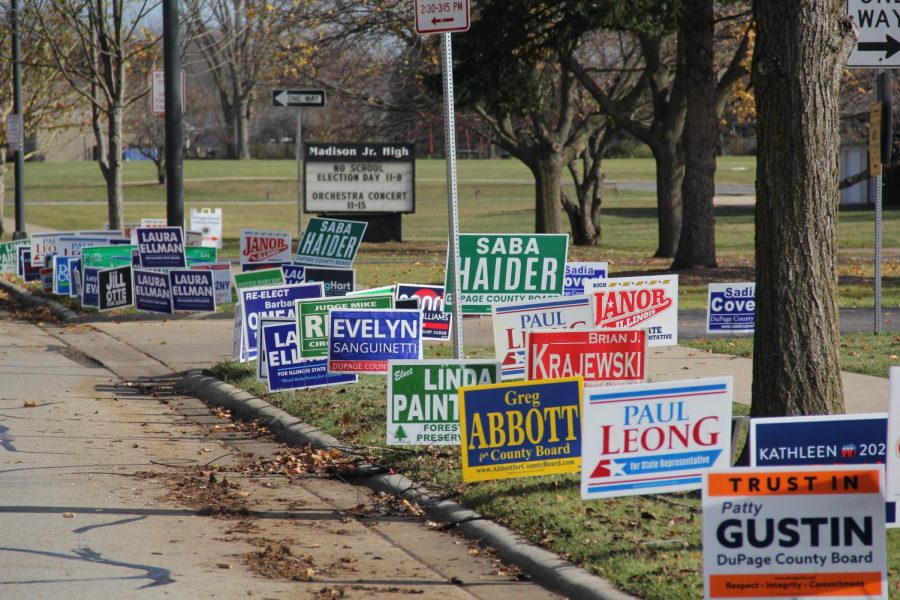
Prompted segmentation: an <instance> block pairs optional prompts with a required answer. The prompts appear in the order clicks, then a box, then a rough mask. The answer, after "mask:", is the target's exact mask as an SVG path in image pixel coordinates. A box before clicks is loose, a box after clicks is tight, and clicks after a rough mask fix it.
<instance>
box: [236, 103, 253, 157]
mask: <svg viewBox="0 0 900 600" xmlns="http://www.w3.org/2000/svg"><path fill="white" fill-rule="evenodd" d="M235 113H236V114H235V142H236V143H237V158H238V159H239V160H248V159H249V158H250V120H249V119H248V118H247V108H246V107H242V106H239V105H236V111H235Z"/></svg>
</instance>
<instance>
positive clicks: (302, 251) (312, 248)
mask: <svg viewBox="0 0 900 600" xmlns="http://www.w3.org/2000/svg"><path fill="white" fill-rule="evenodd" d="M367 225H368V224H367V223H365V222H362V221H346V220H343V219H328V218H324V217H311V218H310V219H309V223H308V224H307V226H306V230H305V231H304V232H303V237H302V238H300V243H299V244H298V245H297V255H296V256H295V257H294V263H295V264H298V265H306V266H311V267H335V268H341V269H349V268H350V267H351V266H352V265H353V259H354V258H356V253H357V251H358V250H359V244H360V242H362V239H363V236H364V235H365V233H366V226H367Z"/></svg>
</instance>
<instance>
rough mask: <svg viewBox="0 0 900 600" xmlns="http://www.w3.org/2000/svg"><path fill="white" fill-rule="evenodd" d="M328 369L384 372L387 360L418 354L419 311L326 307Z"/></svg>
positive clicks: (334, 371) (411, 357)
mask: <svg viewBox="0 0 900 600" xmlns="http://www.w3.org/2000/svg"><path fill="white" fill-rule="evenodd" d="M328 321H329V322H328V335H329V339H328V370H329V371H330V372H332V373H387V370H388V361H389V360H418V359H421V358H422V311H420V310H397V309H388V308H385V309H369V310H357V309H345V308H335V309H331V310H329V311H328Z"/></svg>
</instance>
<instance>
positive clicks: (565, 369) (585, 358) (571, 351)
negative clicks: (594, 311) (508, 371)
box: [526, 329, 647, 387]
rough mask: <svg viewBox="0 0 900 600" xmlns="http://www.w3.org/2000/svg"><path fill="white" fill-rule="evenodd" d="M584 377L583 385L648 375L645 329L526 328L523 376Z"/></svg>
mask: <svg viewBox="0 0 900 600" xmlns="http://www.w3.org/2000/svg"><path fill="white" fill-rule="evenodd" d="M576 375H580V376H581V377H583V378H584V385H585V387H587V386H591V385H599V384H601V383H603V382H618V383H622V382H628V383H634V382H641V381H644V379H646V377H647V332H646V331H645V330H643V329H610V330H605V331H578V330H574V331H573V330H568V331H559V330H533V331H529V332H528V370H527V372H526V379H558V378H560V377H574V376H576Z"/></svg>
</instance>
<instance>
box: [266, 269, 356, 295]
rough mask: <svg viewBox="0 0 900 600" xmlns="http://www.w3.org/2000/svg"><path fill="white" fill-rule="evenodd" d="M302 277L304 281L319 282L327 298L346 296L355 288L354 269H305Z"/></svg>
mask: <svg viewBox="0 0 900 600" xmlns="http://www.w3.org/2000/svg"><path fill="white" fill-rule="evenodd" d="M282 270H284V269H282ZM304 277H305V281H321V282H322V285H323V286H324V288H325V296H327V297H335V296H346V295H347V294H348V293H349V292H352V291H353V289H354V288H355V287H356V269H334V268H327V269H326V268H322V267H305V273H304Z"/></svg>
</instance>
